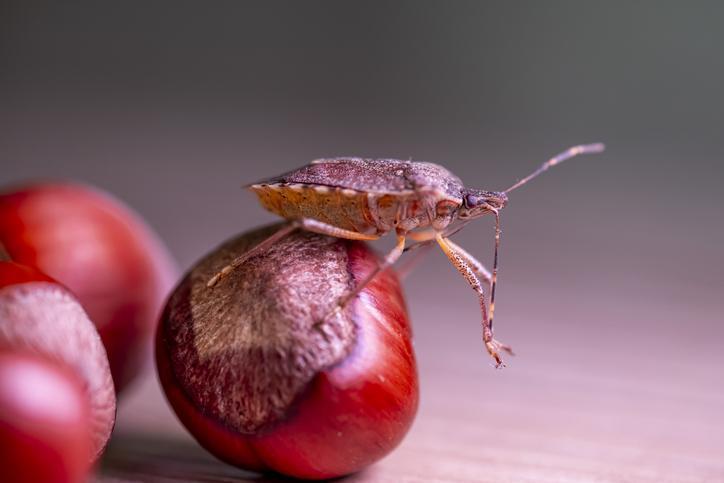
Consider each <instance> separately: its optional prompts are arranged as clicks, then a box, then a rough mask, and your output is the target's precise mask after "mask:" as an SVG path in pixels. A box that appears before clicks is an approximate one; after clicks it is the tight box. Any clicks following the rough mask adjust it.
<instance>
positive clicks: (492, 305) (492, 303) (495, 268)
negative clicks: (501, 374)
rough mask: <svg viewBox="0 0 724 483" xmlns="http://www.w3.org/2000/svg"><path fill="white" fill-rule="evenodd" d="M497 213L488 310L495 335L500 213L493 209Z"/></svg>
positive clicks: (491, 331)
mask: <svg viewBox="0 0 724 483" xmlns="http://www.w3.org/2000/svg"><path fill="white" fill-rule="evenodd" d="M493 214H494V215H495V255H493V275H492V277H491V282H490V310H488V327H489V328H490V335H491V336H492V335H493V315H494V312H495V286H496V285H497V283H498V248H500V213H498V211H497V210H495V211H493Z"/></svg>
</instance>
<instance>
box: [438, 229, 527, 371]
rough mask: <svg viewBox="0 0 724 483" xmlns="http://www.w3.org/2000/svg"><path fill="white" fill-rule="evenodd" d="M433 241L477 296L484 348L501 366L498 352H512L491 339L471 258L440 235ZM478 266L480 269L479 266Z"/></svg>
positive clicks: (491, 333)
mask: <svg viewBox="0 0 724 483" xmlns="http://www.w3.org/2000/svg"><path fill="white" fill-rule="evenodd" d="M435 241H437V244H438V245H440V248H442V251H443V252H444V253H445V255H446V256H447V257H448V259H449V260H450V261H451V262H452V264H453V266H454V267H455V268H456V269H457V271H458V272H460V274H461V275H462V276H463V277H465V280H466V281H467V282H468V285H470V287H471V288H472V289H473V290H474V291H475V293H476V294H477V295H478V301H479V302H480V309H481V311H482V313H483V342H484V343H485V348H486V349H487V350H488V353H490V355H491V356H492V357H493V359H495V364H496V366H497V367H500V366H501V365H502V364H503V359H502V358H501V357H500V354H499V353H498V351H499V350H504V351H506V352H508V353H510V354H512V353H513V351H512V349H511V348H510V346H508V345H505V344H502V343H501V342H498V341H497V340H495V339H494V338H493V328H492V326H491V324H490V319H489V318H488V308H487V304H486V302H485V292H484V291H483V286H482V284H481V283H480V279H479V278H478V276H477V275H476V274H475V270H474V269H473V267H472V266H471V263H470V261H469V260H471V259H472V260H474V258H472V257H471V256H470V255H469V254H468V253H467V252H465V251H464V250H463V251H462V252H461V251H460V249H459V247H458V246H457V245H455V244H454V243H451V242H450V240H448V239H446V238H445V237H444V236H443V235H442V234H440V233H439V234H438V235H437V236H436V237H435ZM480 266H481V267H482V265H481V264H480Z"/></svg>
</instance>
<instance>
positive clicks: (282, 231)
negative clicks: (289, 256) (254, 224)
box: [206, 218, 379, 288]
mask: <svg viewBox="0 0 724 483" xmlns="http://www.w3.org/2000/svg"><path fill="white" fill-rule="evenodd" d="M298 228H301V229H302V230H307V231H311V232H312V233H319V234H321V235H328V236H334V237H337V238H347V239H350V240H376V239H378V238H379V235H365V234H364V233H358V232H356V231H351V230H345V229H343V228H338V227H336V226H333V225H330V224H327V223H324V222H322V221H319V220H314V219H312V218H300V219H297V220H292V221H290V222H289V223H288V224H287V225H285V226H283V227H281V228H279V230H277V231H276V232H274V234H272V235H271V236H269V238H267V239H265V240H263V241H262V242H261V243H259V244H258V245H256V246H255V247H253V248H251V249H250V250H248V251H247V252H246V253H243V254H242V255H240V256H238V257H236V258H235V259H234V260H233V261H232V262H231V263H230V264H228V265H227V266H225V267H224V268H222V269H221V270H220V271H219V272H218V273H217V274H216V275H214V276H213V277H211V278H210V279H209V281H208V282H206V286H207V287H209V288H210V287H213V286H214V285H216V284H217V283H218V282H219V280H221V279H222V278H224V277H225V276H227V275H228V274H230V273H231V272H233V271H234V269H236V268H237V267H239V266H241V265H242V264H243V263H244V262H245V261H247V260H248V259H249V258H251V257H253V256H255V255H257V254H259V253H261V252H263V251H264V250H266V249H268V248H269V247H270V246H272V245H273V244H274V243H276V242H278V241H279V240H281V239H282V238H284V237H285V236H287V235H289V234H290V233H291V232H293V231H294V230H296V229H298Z"/></svg>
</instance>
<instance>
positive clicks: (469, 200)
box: [465, 194, 482, 208]
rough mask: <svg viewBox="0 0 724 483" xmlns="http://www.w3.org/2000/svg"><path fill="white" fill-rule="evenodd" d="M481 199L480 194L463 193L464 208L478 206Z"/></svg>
mask: <svg viewBox="0 0 724 483" xmlns="http://www.w3.org/2000/svg"><path fill="white" fill-rule="evenodd" d="M481 201H482V198H481V197H480V196H475V195H473V194H467V195H465V208H473V207H475V206H478V205H479V204H480V203H481Z"/></svg>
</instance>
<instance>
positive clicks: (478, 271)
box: [445, 237, 493, 290]
mask: <svg viewBox="0 0 724 483" xmlns="http://www.w3.org/2000/svg"><path fill="white" fill-rule="evenodd" d="M445 241H446V242H447V244H448V245H449V246H450V248H452V249H453V250H454V251H455V252H457V254H458V255H460V258H462V259H463V260H464V261H465V263H467V264H468V265H469V266H470V269H471V270H472V271H473V272H475V275H476V276H477V277H478V278H479V279H481V280H482V281H484V282H485V283H486V284H487V285H488V290H490V286H491V284H492V283H493V276H492V275H491V273H490V270H488V269H487V268H485V266H484V265H483V264H482V263H480V262H479V261H478V260H477V259H476V258H475V257H473V256H472V255H471V254H470V253H468V252H467V251H466V250H465V249H464V248H462V247H461V246H460V245H458V244H457V243H454V242H453V241H452V240H451V239H449V238H447V237H445Z"/></svg>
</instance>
